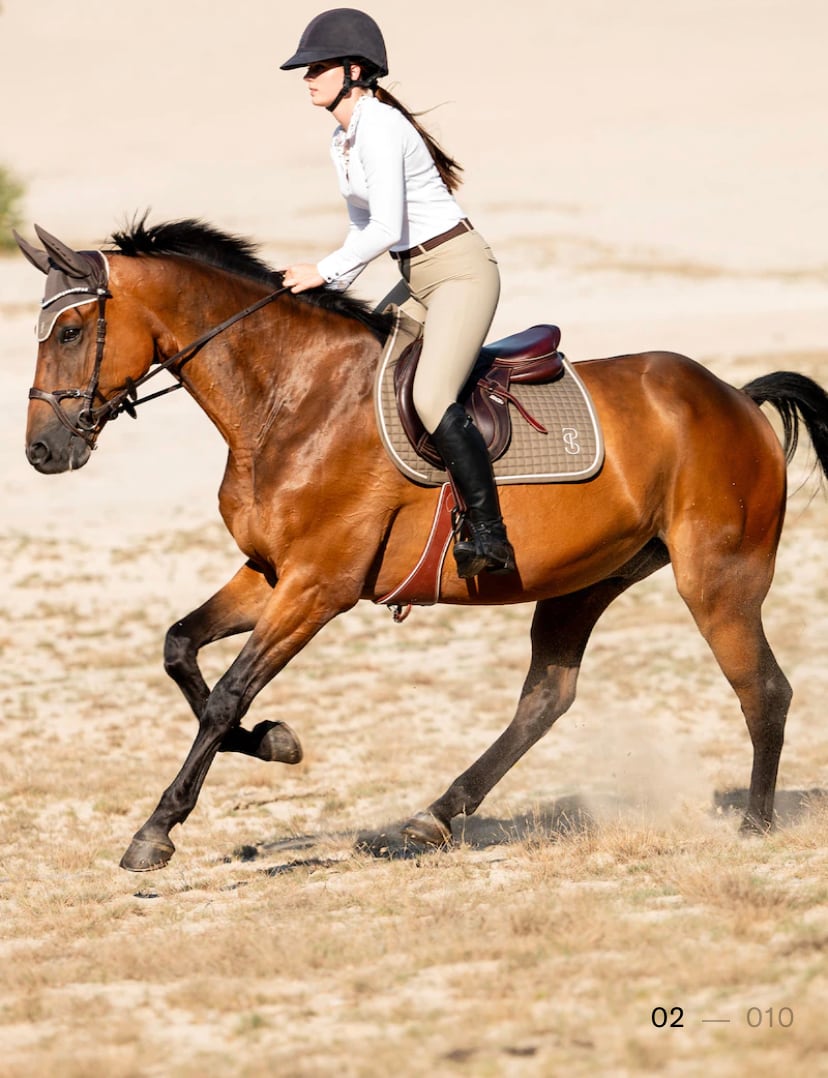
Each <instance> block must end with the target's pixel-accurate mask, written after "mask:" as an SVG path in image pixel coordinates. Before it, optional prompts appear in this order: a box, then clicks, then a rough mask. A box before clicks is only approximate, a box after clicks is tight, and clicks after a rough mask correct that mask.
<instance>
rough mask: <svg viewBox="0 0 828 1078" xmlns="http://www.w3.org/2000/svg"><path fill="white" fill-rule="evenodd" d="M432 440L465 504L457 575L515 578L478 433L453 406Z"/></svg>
mask: <svg viewBox="0 0 828 1078" xmlns="http://www.w3.org/2000/svg"><path fill="white" fill-rule="evenodd" d="M431 440H432V442H433V443H434V445H435V447H436V449H437V452H438V453H439V454H440V456H441V457H442V458H443V462H444V463H445V465H446V467H447V468H448V470H449V472H450V474H451V477H452V479H453V480H454V482H455V484H456V486H457V490H458V492H459V493H460V496H461V497H462V499H463V501H464V502H465V503H466V510H467V515H466V523H467V525H468V528H469V531H470V533H471V538H470V539H461V540H459V541H458V542H456V543H455V544H454V559H455V561H456V562H457V573H458V575H459V576H460V577H461V578H462V579H464V580H466V579H468V578H469V577H473V576H477V575H478V573H482V572H484V571H488V572H492V573H511V572H514V569H515V552H514V550H513V549H512V544H511V543H510V542H509V540H508V538H507V537H506V527H505V525H504V524H503V517H502V516H501V513H500V500H499V498H498V496H497V486H496V484H495V480H494V473H493V471H492V464H491V461H490V460H489V453H488V450H487V449H486V444H485V442H484V441H483V436H482V435H481V433H480V431H479V430H478V429H477V427H475V425H474V423H472V421H471V419H470V418H469V416H467V415H466V412H465V410H464V409H463V408H462V407H461V406H460V405H459V404H452V405H450V406H449V407H448V408H447V409H446V413H445V415H444V416H443V418H442V419H441V420H440V425H439V426H438V427H437V429H436V430H435V431H434V433H433V434H432V435H431Z"/></svg>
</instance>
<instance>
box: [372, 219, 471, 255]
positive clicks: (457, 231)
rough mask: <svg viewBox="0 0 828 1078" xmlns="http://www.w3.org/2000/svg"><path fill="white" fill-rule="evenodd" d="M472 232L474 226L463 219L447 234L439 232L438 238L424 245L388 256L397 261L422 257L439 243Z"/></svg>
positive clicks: (393, 252) (419, 244)
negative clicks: (417, 256)
mask: <svg viewBox="0 0 828 1078" xmlns="http://www.w3.org/2000/svg"><path fill="white" fill-rule="evenodd" d="M473 231H474V225H473V224H472V223H471V221H470V220H469V219H468V217H464V218H463V220H462V221H458V222H457V224H456V225H455V226H454V228H450V229H449V230H448V232H441V233H440V235H439V236H432V237H431V239H430V240H426V241H425V243H418V244H417V246H416V247H409V248H408V250H407V251H390V252H389V254H390V255H391V257H392V258H394V259H396V260H397V261H399V260H400V259H401V258H413V257H414V256H415V255H424V254H425V253H426V251H433V250H434V248H435V247H439V246H440V244H441V243H446V242H447V241H448V240H453V239H454V238H455V236H462V235H463V233H464V232H473Z"/></svg>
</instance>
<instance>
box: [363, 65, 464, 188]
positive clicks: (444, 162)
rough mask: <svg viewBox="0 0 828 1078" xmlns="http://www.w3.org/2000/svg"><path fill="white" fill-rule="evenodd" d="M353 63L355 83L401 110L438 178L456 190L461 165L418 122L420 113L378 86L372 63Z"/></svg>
mask: <svg viewBox="0 0 828 1078" xmlns="http://www.w3.org/2000/svg"><path fill="white" fill-rule="evenodd" d="M354 63H355V64H357V65H358V66H359V68H360V79H359V82H358V83H357V85H363V86H368V87H370V89H372V90H373V91H374V96H375V97H376V99H377V101H379V102H381V103H382V104H383V105H390V106H391V108H394V109H396V110H397V112H401V113H402V114H403V116H405V118H406V120H408V122H409V123H410V124H411V126H412V127H413V128H414V130H415V131H416V132H417V134H418V135H419V136H420V137H421V138H422V140H423V142H424V143H425V144H426V148H427V149H428V152H429V153H430V154H431V159H432V161H433V162H434V164H435V166H436V168H437V171H438V172H439V173H440V179H441V180H442V181H443V183H444V184H445V185H446V187H447V188H448V189H449V191H456V190H457V188H458V187H459V186H460V184H461V183H462V182H463V177H462V176H461V175H460V173H461V172H462V171H463V166H462V165H461V164H460V163H459V162H458V161H455V160H454V158H453V157H449V155H448V154H447V153H446V151H445V150H444V149H443V147H442V146H441V145H440V143H439V142H438V141H437V140H436V139H435V138H434V137H433V136H432V135H430V134H429V133H428V131H426V129H425V128H424V127H423V126H422V124H420V123H419V122H418V120H417V117H418V116H422V113H421V112H416V113H414V112H409V111H408V109H407V108H406V107H405V105H403V103H402V102H401V101H398V100H397V98H396V97H394V95H393V94H392V93H391V92H390V91H389V90H386V89H385V88H384V87H383V86H378V85H377V69H376V67H375V66H374V65H373V64H371V63H369V62H368V61H367V60H364V61H363V60H354Z"/></svg>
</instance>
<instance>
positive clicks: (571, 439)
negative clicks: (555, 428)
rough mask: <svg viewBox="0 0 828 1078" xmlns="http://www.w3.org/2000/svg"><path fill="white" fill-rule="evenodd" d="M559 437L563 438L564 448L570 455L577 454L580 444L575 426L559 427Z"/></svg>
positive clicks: (579, 450)
mask: <svg viewBox="0 0 828 1078" xmlns="http://www.w3.org/2000/svg"><path fill="white" fill-rule="evenodd" d="M561 437H562V438H563V444H564V449H565V450H566V452H567V453H570V454H571V455H572V456H577V455H578V454H579V453H580V452H581V446H580V443H579V442H578V431H577V430H576V429H575V427H561Z"/></svg>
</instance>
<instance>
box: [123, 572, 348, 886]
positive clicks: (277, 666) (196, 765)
mask: <svg viewBox="0 0 828 1078" xmlns="http://www.w3.org/2000/svg"><path fill="white" fill-rule="evenodd" d="M355 601H356V596H355V597H354V598H353V599H352V600H351V601H347V602H346V601H339V602H337V600H336V598H335V596H334V589H333V588H326V587H325V586H324V582H321V581H320V580H319V579H318V578H315V577H314V578H311V577H310V576H308V575H306V574H305V573H299V572H297V573H295V574H293V575H291V576H289V577H285V578H280V580H279V583H278V585H277V586H276V588H275V589H274V590H273V594H272V595H271V598H270V599H269V601H268V602H267V603H266V604H265V607H264V609H263V611H262V613H261V616H260V617H259V619H258V621H257V622H256V625H255V628H254V629H253V632H252V634H251V636H250V639H249V640H248V641H247V643H246V644H245V646H244V648H243V649H242V651H241V653H240V654H239V656H238V658H237V659H236V660H235V662H233V664H232V665H231V666H230V668H229V670H227V672H226V673H225V674H224V675H223V677H222V678H221V679H220V680H219V681H218V683H217V684H216V686H215V688H214V689H213V691H212V692H211V693H210V694H209V696H208V698H207V701H206V703H205V705H204V708H203V710H202V713H201V715H200V717H199V727H198V733H197V735H196V738H195V741H194V742H193V746H192V748H191V749H190V752H189V754H188V755H187V758H186V760H185V761H184V765H183V766H182V768H181V770H180V771H179V773H178V774H177V775H176V777H175V778H174V779H173V781H172V782H171V783H170V785H169V786H168V787H167V789H166V790H165V791H164V793H163V794H162V796H161V800H160V801H159V802H158V806H157V808H156V809H155V811H154V812H153V813H152V815H151V816H150V817H149V819H148V820H147V822H146V823H145V824H144V826H143V827H142V828H140V830H139V831H137V832H136V834H135V836H134V838H133V840H132V842H131V843H130V846H129V848H128V849H127V851H126V853H125V854H124V856H123V858H122V859H121V867H122V868H126V869H129V870H131V871H133V872H145V871H147V870H149V869H154V868H162V867H163V866H164V865H165V864H166V863H167V861H169V859H170V857H172V855H173V852H174V851H175V846H174V845H173V843H172V840H171V839H170V831H171V829H172V828H173V827H174V826H175V825H176V824H178V823H183V821H184V820H186V819H187V817H188V816H189V815H190V813H191V812H192V810H193V809H194V808H195V804H196V801H197V800H198V795H199V792H200V790H201V786H202V784H203V782H204V779H205V777H206V775H207V772H208V770H209V768H210V765H211V763H212V762H213V759H214V758H215V755H216V753H217V752H218V751H219V749H220V748H221V746H222V743H223V742H224V739H225V738H226V737H227V735H228V733H229V732H230V731H231V730H232V729H233V728H234V727H235V726H236V725H237V724H238V723H239V722H240V720H241V718H242V716H243V715H244V714H245V712H246V711H247V709H248V708H249V706H250V704H251V702H252V701H253V699H254V697H255V696H256V694H257V693H258V692H259V691H260V690H261V689H262V688H263V687H264V686H265V685H266V684H267V683H268V682H269V681H270V680H271V678H273V677H274V676H275V675H276V674H278V673H279V671H280V670H281V669H282V668H283V667H284V666H285V665H286V664H287V663H288V662H289V661H290V660H291V659H292V658H293V656H294V655H296V654H297V653H298V652H299V651H301V650H302V648H303V647H304V646H305V645H306V644H307V643H308V641H309V640H311V638H312V637H313V636H314V635H315V634H316V633H317V632H318V631H319V630H320V629H321V628H322V626H323V625H325V624H326V623H327V622H328V621H330V620H331V618H333V617H335V616H336V615H337V614H339V613H341V612H342V611H343V610H346V609H347V608H348V607H349V606H352V605H353V602H355Z"/></svg>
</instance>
